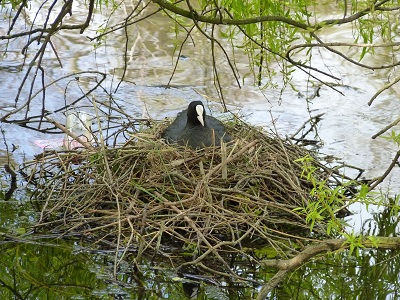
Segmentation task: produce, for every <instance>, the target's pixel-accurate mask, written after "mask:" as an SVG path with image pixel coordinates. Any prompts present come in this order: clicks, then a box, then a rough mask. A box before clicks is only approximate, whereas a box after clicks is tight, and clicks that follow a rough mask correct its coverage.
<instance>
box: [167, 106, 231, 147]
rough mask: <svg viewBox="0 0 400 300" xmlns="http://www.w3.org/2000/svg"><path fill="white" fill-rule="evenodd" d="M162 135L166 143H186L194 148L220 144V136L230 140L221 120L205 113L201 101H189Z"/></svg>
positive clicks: (225, 140) (224, 139) (226, 140)
mask: <svg viewBox="0 0 400 300" xmlns="http://www.w3.org/2000/svg"><path fill="white" fill-rule="evenodd" d="M162 136H163V138H165V140H166V141H167V142H168V143H178V144H179V145H183V146H185V145H187V146H189V147H191V148H194V149H195V148H202V147H209V146H220V145H221V138H222V139H223V141H224V142H229V141H230V140H231V137H230V136H229V135H228V134H227V133H226V132H225V127H224V125H223V124H222V123H221V121H219V120H217V119H216V118H214V117H211V116H207V115H206V112H205V109H204V106H203V103H202V102H201V101H193V102H191V103H190V104H189V107H188V108H187V109H185V110H183V111H181V112H180V113H178V115H177V117H176V119H175V120H174V121H173V122H172V123H171V125H169V126H168V127H167V129H165V131H164V132H163V133H162Z"/></svg>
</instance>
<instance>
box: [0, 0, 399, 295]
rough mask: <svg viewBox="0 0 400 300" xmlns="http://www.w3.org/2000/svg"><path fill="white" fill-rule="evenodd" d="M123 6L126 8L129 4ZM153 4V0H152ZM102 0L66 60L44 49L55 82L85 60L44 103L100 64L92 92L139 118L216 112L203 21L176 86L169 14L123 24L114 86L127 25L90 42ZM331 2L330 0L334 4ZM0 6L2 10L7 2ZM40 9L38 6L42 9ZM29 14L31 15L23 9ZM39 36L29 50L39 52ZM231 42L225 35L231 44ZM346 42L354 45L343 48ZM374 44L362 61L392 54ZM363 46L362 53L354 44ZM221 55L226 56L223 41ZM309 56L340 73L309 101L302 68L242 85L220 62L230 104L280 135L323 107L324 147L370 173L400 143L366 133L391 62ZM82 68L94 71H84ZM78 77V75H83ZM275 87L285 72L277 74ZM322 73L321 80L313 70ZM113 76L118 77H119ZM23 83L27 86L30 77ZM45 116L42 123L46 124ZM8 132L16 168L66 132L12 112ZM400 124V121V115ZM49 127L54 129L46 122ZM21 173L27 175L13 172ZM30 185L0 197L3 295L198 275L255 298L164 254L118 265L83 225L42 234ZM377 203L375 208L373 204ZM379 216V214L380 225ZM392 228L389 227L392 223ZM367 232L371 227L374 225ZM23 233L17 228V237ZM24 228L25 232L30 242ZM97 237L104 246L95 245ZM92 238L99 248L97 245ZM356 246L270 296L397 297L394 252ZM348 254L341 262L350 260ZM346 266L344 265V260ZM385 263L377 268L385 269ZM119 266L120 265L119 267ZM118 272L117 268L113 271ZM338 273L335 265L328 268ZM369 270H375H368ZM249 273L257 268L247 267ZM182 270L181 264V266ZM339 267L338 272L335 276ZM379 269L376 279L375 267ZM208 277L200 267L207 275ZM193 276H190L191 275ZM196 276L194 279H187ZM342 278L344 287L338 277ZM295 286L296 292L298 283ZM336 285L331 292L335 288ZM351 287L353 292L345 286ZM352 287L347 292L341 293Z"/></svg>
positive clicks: (13, 83)
mask: <svg viewBox="0 0 400 300" xmlns="http://www.w3.org/2000/svg"><path fill="white" fill-rule="evenodd" d="M37 5H38V4H37V3H32V8H33V9H32V11H33V12H34V11H35V9H36V8H37ZM74 5H75V6H74V9H73V10H74V14H73V17H71V19H70V20H71V22H79V20H80V19H79V18H80V17H82V16H84V11H85V5H84V4H83V3H80V2H74ZM124 5H126V4H124ZM126 9H129V7H128V6H127V7H126ZM150 9H151V10H155V7H153V6H152V7H151V8H150ZM107 11H108V10H107V9H105V8H104V10H103V14H98V15H97V16H96V17H95V18H94V21H93V22H94V23H93V26H91V28H89V29H88V30H87V31H86V32H85V33H84V34H83V35H77V34H75V33H74V32H64V33H61V34H58V35H57V36H56V37H55V38H54V40H53V43H54V44H55V45H56V49H57V52H58V54H60V55H62V63H63V65H62V67H61V66H60V65H59V63H58V60H57V58H56V56H55V54H54V52H53V51H51V50H50V49H48V51H47V52H46V58H45V60H44V61H43V67H44V68H45V70H46V74H45V81H46V83H49V82H51V81H52V80H55V79H57V78H61V77H63V76H66V75H67V74H71V73H74V72H86V73H80V74H78V75H71V76H68V77H66V78H65V79H62V80H60V81H58V82H57V83H56V84H54V85H52V86H50V87H48V89H47V93H46V105H47V106H46V109H47V110H49V111H50V112H53V111H57V110H59V109H60V108H62V107H63V106H65V105H67V104H70V103H72V102H74V100H76V99H78V98H79V97H81V96H82V95H83V94H84V92H85V91H88V90H89V89H91V88H93V87H94V86H95V85H96V82H97V81H99V80H100V79H101V78H102V76H101V74H98V73H97V72H104V73H106V74H107V77H106V80H105V81H104V82H103V83H102V86H103V87H104V90H101V89H97V90H96V93H95V94H96V100H97V101H104V102H106V101H108V99H109V94H110V93H111V94H112V96H113V98H114V99H115V101H116V103H118V104H119V105H120V107H121V108H122V109H123V110H124V111H125V112H126V113H127V115H128V117H131V118H132V119H135V118H141V117H151V118H154V119H162V118H164V117H166V116H174V115H175V114H176V112H178V111H180V110H182V109H184V108H186V106H187V104H188V102H190V101H192V100H202V101H204V102H207V104H208V107H209V108H210V110H211V112H212V113H213V114H215V115H221V112H222V106H221V105H220V103H219V100H218V96H217V93H216V90H215V88H214V87H213V74H212V68H211V65H212V61H211V59H210V57H211V55H210V53H211V52H210V46H209V42H208V41H206V40H205V39H204V38H202V37H201V35H200V34H199V33H198V32H193V36H194V38H195V39H196V43H195V45H194V44H192V43H188V44H187V45H186V46H185V47H184V49H183V52H182V54H183V55H184V56H183V57H181V58H180V59H179V60H178V62H179V64H178V66H177V69H176V71H175V74H174V76H173V78H172V81H171V84H172V86H173V88H170V89H165V88H164V85H166V84H168V83H169V81H170V78H171V73H172V70H173V69H174V64H175V63H176V59H177V51H176V49H175V47H174V44H173V41H174V39H175V36H174V34H173V33H172V32H171V31H170V30H169V23H168V19H167V18H166V17H165V16H161V15H158V16H156V17H154V18H152V19H148V20H146V21H144V22H141V23H138V24H135V25H134V26H131V27H130V28H129V29H128V32H127V34H128V36H129V37H130V40H129V43H128V45H127V49H128V53H127V54H128V55H127V57H126V60H127V62H128V63H127V66H128V69H127V70H126V74H125V77H124V81H123V82H122V83H121V85H119V86H118V84H119V82H120V80H121V78H122V74H123V67H124V60H125V58H124V53H123V52H122V51H121V49H124V47H125V42H124V41H125V33H124V32H123V31H122V30H118V31H116V32H114V33H113V34H112V35H110V36H109V37H108V38H107V40H106V41H105V42H104V43H103V44H101V45H100V46H99V47H98V48H94V44H95V41H90V40H88V39H87V38H86V36H90V37H94V36H95V35H96V34H97V33H96V32H95V30H94V29H95V28H96V26H98V25H100V24H102V23H103V22H104V21H105V15H106V13H107ZM331 11H332V10H331V9H328V10H327V14H328V12H329V13H331ZM3 12H4V10H3ZM119 17H120V16H119V15H113V16H111V18H110V19H109V20H108V22H109V24H115V23H116V22H117V20H118V18H119ZM33 18H34V15H33V14H30V13H28V15H27V19H28V20H29V19H30V20H33ZM42 19H43V15H41V14H39V15H38V16H37V21H40V20H42ZM28 25H30V24H29V21H28ZM7 26H8V23H7V21H6V20H5V19H4V20H3V21H2V22H0V34H1V35H3V34H5V32H7ZM24 26H25V25H24V24H17V25H16V29H15V30H16V31H17V30H20V29H23V28H24ZM351 34H352V33H351V28H350V27H348V26H341V27H339V28H338V27H335V28H328V29H326V30H324V31H323V32H322V33H321V38H323V39H324V40H325V41H327V42H330V41H349V39H350V38H351ZM26 42H27V40H26V39H25V38H22V39H19V40H16V41H13V42H11V43H9V44H6V43H5V42H4V41H3V42H1V44H0V47H1V49H2V50H4V49H5V48H7V50H8V51H7V53H5V55H4V56H3V58H2V60H1V61H0V78H1V82H2V93H1V95H0V113H1V115H4V114H6V113H9V112H10V111H11V110H12V109H14V108H16V107H19V106H20V105H21V104H22V103H23V101H25V99H24V97H22V98H21V100H19V102H18V103H15V95H16V90H17V89H18V84H19V83H20V82H21V80H22V78H23V76H24V71H25V70H26V67H25V68H24V69H23V70H21V69H20V68H21V67H22V60H23V58H24V57H23V56H22V54H21V53H20V49H21V47H22V46H23V45H24V44H25V43H26ZM37 48H38V46H35V45H33V48H32V49H31V50H30V51H29V52H28V58H29V59H30V58H32V55H33V53H34V51H35V50H36V49H37ZM228 48H229V47H228ZM343 51H349V50H347V49H343ZM235 53H236V55H237V56H236V60H237V61H236V65H237V67H238V69H239V71H240V74H241V79H243V77H244V75H245V74H246V73H247V72H248V71H249V69H248V65H247V60H246V57H245V55H243V53H241V52H240V51H235ZM378 53H379V55H376V56H373V57H372V56H369V55H368V56H367V57H366V58H365V61H367V62H368V63H371V64H374V65H380V64H385V63H388V62H390V61H391V60H392V54H391V53H390V52H389V50H388V49H380V50H378ZM353 55H354V57H355V58H357V57H358V55H359V53H357V52H354V53H353ZM218 56H219V57H221V58H222V57H223V56H222V55H221V54H220V53H219V54H218ZM313 57H314V60H313V66H314V67H319V68H321V69H323V70H325V71H329V72H332V74H334V75H335V76H337V77H339V78H340V81H339V82H334V81H333V80H331V79H328V78H325V79H326V80H329V81H330V82H334V83H335V84H340V85H336V86H335V88H337V89H338V90H339V91H340V92H341V93H342V94H343V95H342V94H340V93H338V92H336V91H334V90H332V89H330V88H328V87H327V86H321V90H320V92H319V94H320V97H316V98H314V99H313V100H312V101H311V102H310V103H308V108H307V105H306V98H307V96H308V95H310V94H312V93H313V92H314V90H315V87H313V86H311V84H307V81H308V80H309V78H308V77H307V75H306V74H304V73H303V72H301V71H295V73H294V74H293V78H294V79H293V85H294V86H295V87H296V89H297V90H296V91H293V90H290V89H286V90H285V91H283V93H282V94H281V93H280V90H279V88H278V89H276V90H273V89H267V90H260V89H258V88H257V87H254V86H252V85H251V84H250V83H251V79H250V78H245V79H244V81H245V82H246V84H245V85H243V86H242V87H241V88H238V87H237V85H236V83H235V80H234V78H233V76H232V74H231V70H230V69H229V66H228V64H227V63H226V62H224V63H221V64H219V68H220V69H219V72H220V76H221V79H222V81H223V87H224V96H225V99H226V104H227V107H228V109H229V110H231V111H233V112H235V113H239V114H241V115H243V116H244V118H245V119H247V121H248V122H250V123H251V124H254V125H257V126H263V127H264V128H267V129H271V130H272V123H274V124H275V126H276V129H277V131H278V133H279V134H280V135H282V136H285V135H290V134H291V133H293V132H294V131H296V130H297V128H299V127H300V126H301V125H302V124H303V122H304V121H306V120H307V119H308V118H309V116H310V112H311V115H316V114H319V113H324V116H323V120H322V121H321V122H320V123H319V126H318V133H319V137H320V138H321V139H322V141H323V147H322V149H321V152H322V153H323V154H326V155H334V156H335V157H338V158H339V161H343V162H346V163H348V164H350V165H355V166H361V167H362V168H364V169H365V172H364V174H363V176H365V177H366V178H373V177H376V176H379V175H381V174H382V173H383V172H384V171H385V170H386V168H387V167H388V165H389V164H390V162H391V159H392V158H393V156H394V153H395V152H396V151H397V150H398V149H397V148H396V146H395V145H393V144H392V143H391V142H390V141H387V140H385V139H382V138H377V139H371V136H372V135H373V134H375V133H376V132H378V131H379V130H380V129H382V128H383V127H385V126H386V125H388V124H389V123H390V122H392V121H393V120H394V119H395V118H396V117H397V116H398V111H399V110H398V101H394V100H393V99H397V97H398V91H397V90H396V88H395V87H392V88H391V89H389V90H387V91H386V92H385V93H383V94H382V95H380V97H379V98H378V99H376V100H375V102H374V103H373V105H372V106H371V107H369V106H368V105H367V102H368V101H369V99H370V98H371V97H372V96H373V95H374V93H375V92H376V91H377V90H379V89H380V88H381V87H382V85H383V84H385V83H386V82H387V78H389V77H391V76H392V75H393V74H389V73H387V72H386V71H370V70H364V69H361V68H358V67H355V66H353V65H350V64H349V63H347V62H344V61H343V60H341V59H339V58H338V57H337V56H334V55H333V54H332V53H329V52H327V51H324V50H320V49H319V50H318V49H315V50H313ZM87 71H91V73H88V72H87ZM76 77H79V80H77V79H76ZM276 82H277V84H278V86H279V87H282V84H283V83H282V82H281V81H280V79H279V78H276ZM314 83H315V84H317V83H316V82H314ZM117 87H118V89H117ZM22 90H23V95H26V94H27V91H28V90H29V86H25V87H24V88H23V89H22ZM39 91H40V85H39V84H38V85H35V86H34V92H39ZM91 101H92V99H90V98H84V99H82V100H80V101H79V102H78V103H76V104H75V105H74V106H75V107H78V108H81V107H85V110H87V111H88V112H89V113H92V114H93V113H94V112H93V110H92V109H91V106H92V104H91ZM40 108H41V100H40V97H37V98H35V99H34V100H33V103H32V105H31V110H30V111H29V113H28V116H36V115H39V114H40V113H41V109H40ZM50 116H51V117H52V118H54V119H56V120H58V121H60V122H63V120H64V117H65V116H64V115H63V114H62V113H61V112H60V113H53V114H51V115H50ZM113 116H115V118H116V119H117V122H122V120H123V118H125V117H126V116H124V115H122V114H118V113H117V112H115V113H114V114H113ZM12 117H13V118H14V117H15V118H17V119H24V118H25V112H24V111H21V112H19V113H17V114H15V115H14V116H12ZM43 128H46V127H43ZM1 129H2V131H3V132H4V136H3V141H5V143H7V146H8V148H9V149H12V148H13V146H12V145H15V147H16V149H15V151H13V153H12V155H11V157H10V159H11V161H10V160H9V159H8V157H7V154H6V152H5V147H3V145H4V142H3V143H2V146H1V149H0V150H1V152H0V158H1V159H2V163H3V164H4V163H8V164H11V165H12V166H14V167H15V168H16V167H17V166H18V164H20V163H22V162H23V161H24V159H32V157H33V156H34V155H35V154H37V153H40V152H41V151H42V150H41V148H40V147H38V146H37V145H36V144H35V141H37V140H46V139H52V138H57V139H62V136H61V135H58V136H53V135H49V133H48V132H46V131H45V130H44V132H41V131H32V130H29V129H26V128H23V127H20V126H17V125H14V124H1ZM397 129H398V126H397ZM49 131H51V130H49ZM1 175H2V176H1V188H2V195H3V194H4V192H5V191H6V190H7V189H8V186H9V182H10V178H9V175H8V174H6V173H4V171H2V174H1ZM399 175H400V174H399V169H398V168H397V169H395V170H394V171H393V172H392V173H391V174H390V176H389V177H388V178H387V179H386V180H385V181H384V182H383V183H382V185H381V186H380V187H381V188H382V190H383V191H384V192H386V191H389V193H390V194H391V195H394V194H396V193H399V190H400V180H399V178H400V176H399ZM18 183H19V185H21V184H22V179H19V181H18ZM29 196H30V194H29V193H28V194H26V193H25V192H24V191H23V190H19V191H17V192H16V193H15V194H14V199H13V200H12V201H8V202H5V201H1V202H0V205H1V206H2V207H1V211H2V213H1V214H0V222H1V224H2V231H1V232H2V237H3V239H2V241H1V247H2V250H3V253H4V254H3V256H2V267H1V271H0V274H2V275H1V278H0V279H1V281H2V285H1V287H0V295H1V298H2V299H11V298H13V297H14V298H18V297H19V296H21V297H27V298H29V299H45V298H47V299H52V298H54V299H60V298H61V297H63V298H65V299H67V298H68V299H70V298H71V299H87V298H98V299H111V298H117V299H140V298H141V299H150V298H152V297H153V298H157V297H158V298H161V297H164V298H170V299H183V298H184V297H185V295H186V294H185V291H184V289H189V288H191V287H193V286H194V287H197V288H199V289H200V292H199V296H198V297H199V299H232V298H233V299H239V298H240V299H252V298H253V296H254V289H253V288H251V287H249V286H248V285H247V284H243V285H242V286H237V285H236V284H233V283H229V282H226V281H223V280H221V281H219V283H220V286H217V287H215V286H214V285H213V284H201V285H200V286H199V284H198V283H197V280H196V279H198V278H197V277H196V274H194V275H193V278H192V277H190V278H189V277H188V276H187V274H186V278H185V279H183V283H184V284H182V279H181V278H180V277H179V274H177V273H176V272H175V271H173V270H171V268H170V266H169V265H168V264H167V263H166V262H164V261H158V262H154V261H153V260H152V259H151V258H147V257H146V258H143V260H142V261H141V264H140V270H138V269H137V268H135V267H134V265H135V261H134V257H133V254H131V256H129V257H127V258H126V260H125V261H124V262H123V264H121V265H120V267H119V269H118V270H114V253H113V251H112V249H108V250H107V251H106V250H105V249H103V248H102V249H96V246H95V245H86V244H83V243H81V242H80V240H79V237H74V238H72V237H70V238H69V239H66V240H64V239H59V238H57V236H56V237H54V236H50V237H43V236H37V237H36V236H35V235H34V234H32V233H31V232H30V229H29V228H30V225H32V224H34V222H35V220H36V217H37V216H36V214H35V210H34V209H33V208H32V207H31V206H30V205H31V203H30V201H29ZM351 210H353V211H354V212H356V215H355V216H353V217H351V218H348V219H347V221H348V222H349V224H350V226H352V227H353V228H354V229H355V231H356V232H358V231H361V230H369V232H370V233H377V231H380V232H379V233H380V234H382V235H385V234H391V235H396V233H397V232H398V230H399V228H398V223H399V220H398V218H397V219H396V218H389V217H388V216H387V213H386V212H380V209H378V208H377V207H371V208H370V211H369V212H367V211H366V209H365V207H362V206H360V205H357V204H355V205H353V206H352V207H351ZM371 211H376V212H379V213H376V214H371ZM377 225H378V226H377ZM386 228H388V229H387V230H389V229H390V228H391V230H392V231H390V232H389V231H385V230H386ZM367 233H368V232H367ZM16 237H18V238H16ZM28 240H29V242H27V241H28ZM99 248H101V247H99ZM93 249H95V250H93ZM364 254H365V255H362V256H360V257H357V258H354V257H351V258H348V257H347V258H346V257H341V256H340V255H336V256H335V257H333V258H332V259H331V260H330V261H316V262H312V263H309V264H307V265H306V266H304V267H302V268H301V269H299V271H298V272H295V273H294V274H293V275H292V276H290V278H289V279H288V280H287V281H286V284H284V285H282V286H281V287H280V289H278V290H276V291H275V292H274V293H275V294H274V297H275V299H285V297H286V299H290V298H295V297H296V296H297V297H300V298H301V297H303V298H304V299H308V298H309V297H311V296H310V295H319V297H320V298H322V299H329V298H331V299H335V298H337V297H339V294H340V295H341V296H343V295H345V296H343V297H344V298H345V299H354V298H357V297H358V299H367V298H368V297H369V296H371V295H374V297H373V298H376V299H384V298H385V297H386V298H388V299H396V297H398V295H397V290H398V289H399V287H398V274H397V272H396V270H398V269H399V259H398V256H396V255H395V253H390V252H389V251H388V252H384V253H383V252H377V251H374V250H368V251H366V252H365V253H364ZM342 265H345V266H346V268H343V267H342ZM337 266H339V267H337ZM382 269H383V270H384V271H382V272H380V271H381V270H382ZM115 271H117V272H116V273H115ZM114 273H115V274H114ZM256 274H257V275H254V274H253V275H254V276H258V277H257V278H256V280H258V281H259V282H261V280H265V279H266V278H269V277H270V276H271V274H270V273H268V272H259V273H256ZM332 274H334V275H332ZM371 274H372V275H371ZM249 276H250V275H249ZM181 277H182V276H181ZM332 278H333V279H334V280H332ZM371 278H373V280H372V279H371ZM201 279H202V281H203V282H207V280H206V279H205V278H201ZM191 285H192V286H191ZM188 286H189V287H188ZM338 286H339V287H341V288H340V289H337V287H338ZM299 291H300V292H299ZM332 295H333V296H332ZM346 295H348V296H346ZM346 297H349V298H346Z"/></svg>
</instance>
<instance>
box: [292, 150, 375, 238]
mask: <svg viewBox="0 0 400 300" xmlns="http://www.w3.org/2000/svg"><path fill="white" fill-rule="evenodd" d="M295 162H297V163H300V164H301V165H302V173H301V176H300V178H301V179H304V180H307V181H308V182H310V184H311V186H312V188H311V190H310V198H309V199H307V200H306V201H305V202H306V203H307V204H306V205H305V206H304V207H298V208H296V209H295V211H298V212H300V213H302V214H304V215H305V218H306V222H307V223H308V224H309V225H310V231H312V230H313V229H314V226H315V224H316V223H322V224H325V225H326V233H327V234H328V235H336V234H338V233H340V232H342V229H343V225H344V222H343V221H342V220H340V219H337V218H336V214H337V213H338V212H339V211H340V210H341V209H343V208H344V207H346V206H347V204H348V203H345V202H344V201H345V200H346V201H347V200H349V199H348V198H347V197H346V192H347V190H348V187H349V186H351V185H354V184H356V183H355V182H352V181H348V182H343V183H342V184H341V185H337V186H330V184H329V181H328V180H329V179H324V180H321V179H319V178H318V170H319V168H318V167H317V166H316V164H315V162H314V158H313V157H312V156H311V155H307V156H305V157H303V158H300V159H297V160H296V161H295ZM367 193H368V188H367V186H361V189H360V192H359V193H358V195H357V196H356V197H354V201H355V200H360V199H364V198H365V197H366V195H367Z"/></svg>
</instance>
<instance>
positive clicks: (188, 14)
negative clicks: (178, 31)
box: [152, 0, 389, 31]
mask: <svg viewBox="0 0 400 300" xmlns="http://www.w3.org/2000/svg"><path fill="white" fill-rule="evenodd" d="M152 1H153V2H154V3H156V4H158V5H159V6H161V7H162V8H164V9H167V10H169V11H171V12H173V13H175V14H177V15H180V16H182V17H185V18H188V19H192V20H193V21H197V22H204V23H209V24H217V25H218V24H220V25H247V24H255V23H261V22H274V21H275V22H282V23H286V24H289V25H292V26H294V27H297V28H300V29H304V30H311V31H315V30H318V29H321V28H323V27H326V26H328V25H340V24H345V23H351V22H353V21H354V20H357V19H359V18H361V17H363V16H365V15H367V14H369V13H371V12H374V11H376V10H388V9H386V8H382V7H381V6H383V5H384V4H385V3H386V2H388V1H389V0H384V1H381V2H379V3H378V4H376V5H371V7H368V8H366V9H363V10H362V11H359V12H357V13H355V14H353V15H351V16H349V17H347V18H340V19H328V20H324V21H321V22H318V23H316V24H314V25H308V24H306V23H303V22H298V21H295V20H293V19H291V18H286V17H282V16H260V17H254V18H246V19H236V20H232V19H226V18H222V16H221V15H218V16H217V17H207V16H204V15H200V14H198V13H197V12H196V11H192V10H185V9H183V8H180V7H178V6H177V5H175V4H173V3H169V2H167V1H166V0H152Z"/></svg>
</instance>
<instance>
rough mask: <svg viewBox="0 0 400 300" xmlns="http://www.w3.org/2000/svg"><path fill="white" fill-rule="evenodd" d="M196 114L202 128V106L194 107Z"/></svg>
mask: <svg viewBox="0 0 400 300" xmlns="http://www.w3.org/2000/svg"><path fill="white" fill-rule="evenodd" d="M196 112H197V120H199V122H200V123H201V125H203V126H204V119H203V113H204V107H203V106H202V105H196Z"/></svg>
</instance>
